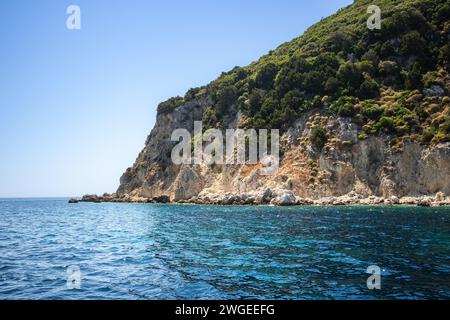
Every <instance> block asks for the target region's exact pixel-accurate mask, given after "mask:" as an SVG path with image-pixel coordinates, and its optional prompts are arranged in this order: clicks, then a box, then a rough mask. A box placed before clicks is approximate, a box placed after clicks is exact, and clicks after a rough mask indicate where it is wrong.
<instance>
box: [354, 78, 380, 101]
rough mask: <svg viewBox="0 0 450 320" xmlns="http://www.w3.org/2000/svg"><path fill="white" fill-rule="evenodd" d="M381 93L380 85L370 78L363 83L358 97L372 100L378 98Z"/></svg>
mask: <svg viewBox="0 0 450 320" xmlns="http://www.w3.org/2000/svg"><path fill="white" fill-rule="evenodd" d="M379 92H380V88H379V86H378V83H377V82H376V81H375V80H373V79H371V78H369V77H368V78H367V79H365V80H364V81H363V83H361V86H360V87H359V91H358V95H359V97H360V98H362V99H370V98H375V97H377V96H378V94H379Z"/></svg>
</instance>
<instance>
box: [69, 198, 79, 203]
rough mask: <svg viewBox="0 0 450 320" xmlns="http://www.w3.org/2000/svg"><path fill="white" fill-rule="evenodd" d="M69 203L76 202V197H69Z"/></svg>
mask: <svg viewBox="0 0 450 320" xmlns="http://www.w3.org/2000/svg"><path fill="white" fill-rule="evenodd" d="M69 203H78V199H76V198H70V199H69Z"/></svg>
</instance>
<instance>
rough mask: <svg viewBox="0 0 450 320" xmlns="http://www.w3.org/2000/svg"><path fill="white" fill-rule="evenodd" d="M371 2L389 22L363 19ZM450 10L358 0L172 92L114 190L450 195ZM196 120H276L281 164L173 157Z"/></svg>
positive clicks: (129, 193) (380, 198) (248, 124)
mask: <svg viewBox="0 0 450 320" xmlns="http://www.w3.org/2000/svg"><path fill="white" fill-rule="evenodd" d="M370 4H378V5H379V6H380V8H381V10H382V12H383V22H382V28H381V30H375V31H373V30H368V29H367V27H366V19H367V12H366V9H367V7H368V5H370ZM448 14H450V6H449V4H448V3H446V1H431V0H428V1H425V0H419V1H403V2H402V1H363V0H361V1H355V3H354V4H353V5H351V6H349V7H347V8H345V9H342V10H341V11H339V12H338V13H336V14H335V15H333V16H331V17H329V18H327V19H324V20H323V21H321V22H320V23H318V24H317V25H315V26H313V27H311V28H310V29H309V30H308V31H307V32H306V33H305V34H304V35H303V36H301V37H299V38H297V39H294V40H293V41H291V42H288V43H286V44H283V45H282V46H280V47H279V48H277V49H276V50H274V51H272V52H271V53H269V54H268V55H267V56H264V57H262V58H261V59H260V60H258V61H257V62H254V63H252V64H251V65H249V66H248V67H244V68H240V67H236V68H235V69H233V70H232V71H230V72H228V73H224V74H222V76H221V77H219V79H217V80H215V81H213V82H212V83H210V84H209V85H207V86H205V87H202V88H196V89H191V90H190V91H189V92H188V93H187V94H186V96H185V97H183V98H181V97H176V98H172V99H169V100H168V101H166V102H164V103H162V104H160V106H159V107H158V114H157V119H156V124H155V127H154V128H153V130H152V131H151V133H150V135H149V136H148V138H147V140H146V143H145V147H144V149H143V150H142V151H141V153H140V154H139V155H138V157H137V159H136V162H135V163H134V165H133V166H132V167H130V168H128V169H127V170H126V172H125V173H124V174H123V175H122V177H121V179H120V186H119V188H118V190H117V193H116V194H114V195H113V196H108V197H109V198H108V199H115V200H123V201H131V200H133V201H145V200H146V199H152V198H154V197H158V196H162V195H167V196H169V197H170V199H171V201H177V202H210V203H268V202H272V203H277V204H293V203H314V201H316V203H317V201H319V200H318V199H322V200H320V201H322V202H321V203H325V204H341V202H344V204H345V203H349V202H351V203H354V202H356V200H355V199H359V200H358V201H359V202H361V203H364V201H367V200H365V199H371V200H370V201H371V202H372V203H380V202H384V203H388V202H389V201H390V202H391V203H400V202H402V201H403V202H405V203H407V202H408V201H410V202H411V201H412V202H414V201H416V202H417V201H418V200H414V201H413V200H408V199H410V198H408V197H422V199H423V198H424V197H425V199H427V198H426V197H430V198H429V199H432V200H433V201H434V200H435V201H438V202H442V203H444V202H445V203H447V202H448V203H450V198H448V197H447V198H446V196H450V120H449V119H450V106H449V101H450V98H449V96H448V95H449V91H450V90H449V88H450V85H449V84H450V77H449V72H448V67H449V61H450V57H449V52H450V49H449V46H448V40H449V30H450V23H449V21H448ZM399 21H400V22H399ZM417 22H421V23H422V25H417ZM430 32H431V33H432V34H431V35H430ZM411 46H413V49H412V50H411V48H410V47H411ZM423 55H427V57H426V58H423ZM194 121H203V124H204V126H205V128H204V129H208V128H210V127H214V128H218V129H221V130H225V129H228V128H268V129H271V128H279V129H280V133H281V135H280V157H281V158H280V166H279V170H278V171H277V172H276V173H275V174H273V175H261V174H260V172H259V168H260V167H261V164H260V163H257V164H248V163H246V164H239V165H238V164H232V165H231V164H230V165H225V164H213V165H208V164H206V163H205V162H203V163H200V164H195V165H194V164H182V165H175V164H173V163H172V161H171V151H172V148H173V147H174V145H175V144H176V142H173V141H171V134H172V132H173V131H174V130H175V129H178V128H184V129H187V130H188V131H190V133H191V134H192V135H193V127H194ZM317 132H322V133H321V134H317ZM193 136H194V135H193ZM431 197H432V198H431ZM349 199H350V200H349ZM352 199H353V200H352ZM402 199H404V200H402ZM411 199H412V198H411ZM416 199H417V198H416ZM346 201H347V202H346ZM430 201H431V200H430ZM446 201H447V202H446ZM419 202H420V201H419ZM425 202H426V201H425Z"/></svg>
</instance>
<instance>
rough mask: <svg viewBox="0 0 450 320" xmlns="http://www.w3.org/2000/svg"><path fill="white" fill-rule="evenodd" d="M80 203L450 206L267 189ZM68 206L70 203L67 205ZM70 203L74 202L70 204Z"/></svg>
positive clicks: (436, 200) (443, 200) (432, 198)
mask: <svg viewBox="0 0 450 320" xmlns="http://www.w3.org/2000/svg"><path fill="white" fill-rule="evenodd" d="M79 201H80V202H95V203H101V202H116V203H187V204H214V205H275V206H302V205H303V206H352V205H366V206H394V205H415V206H423V207H430V206H450V196H446V195H445V194H444V193H442V192H438V193H436V194H435V195H421V196H404V197H396V196H391V197H389V198H384V197H378V196H369V197H364V196H362V195H359V194H357V193H355V192H350V193H348V194H346V195H343V196H336V197H335V196H330V197H323V198H319V199H311V198H301V197H298V196H296V195H295V194H294V193H293V192H292V191H291V190H286V189H274V190H271V189H269V188H267V189H263V190H258V191H253V192H247V193H241V194H235V193H231V192H227V193H224V194H210V193H201V194H199V195H198V196H195V197H192V198H191V199H188V200H180V201H171V199H170V197H169V196H167V195H161V196H158V197H152V198H144V197H139V196H130V195H124V196H120V197H119V196H117V194H115V193H113V194H107V193H105V194H103V195H102V196H98V195H85V196H83V197H82V198H81V200H79ZM69 202H70V201H69ZM72 203H74V202H72Z"/></svg>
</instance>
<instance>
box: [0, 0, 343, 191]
mask: <svg viewBox="0 0 450 320" xmlns="http://www.w3.org/2000/svg"><path fill="white" fill-rule="evenodd" d="M351 2H352V1H350V0H332V1H330V0H317V1H310V0H271V1H268V0H189V1H186V0H164V1H163V0H158V1H156V0H154V1H152V0H147V1H144V0H142V1H139V0H71V1H65V0H29V1H24V0H2V1H0V41H1V47H0V150H1V151H0V197H46V196H80V195H82V194H86V193H103V192H114V191H115V190H116V188H117V186H118V184H119V178H120V176H121V174H122V173H123V172H124V170H125V169H126V168H127V167H129V166H131V165H132V164H133V162H134V160H135V158H136V156H137V155H138V153H139V151H140V150H141V149H142V147H143V146H144V142H145V139H146V137H147V135H148V134H149V133H150V130H151V128H152V127H153V124H154V122H155V116H156V107H157V105H158V103H159V102H160V101H162V100H165V99H167V98H169V97H171V96H175V95H184V93H185V92H186V91H187V90H188V89H189V88H191V87H196V86H200V85H204V84H207V83H208V82H209V81H211V80H213V79H215V78H216V77H217V76H218V75H220V73H221V72H222V71H228V70H230V69H231V68H233V67H234V66H244V65H247V64H249V63H250V62H252V61H254V60H256V59H257V58H259V57H260V56H261V55H263V54H266V53H267V52H268V51H269V50H271V49H275V48H276V47H277V46H278V45H280V44H281V43H283V42H286V41H289V40H291V39H292V38H294V37H296V36H298V35H300V34H302V33H303V32H304V31H305V30H306V28H307V27H309V26H310V25H312V24H313V23H315V22H317V21H319V20H320V19H321V18H322V17H326V16H328V15H330V14H332V13H334V12H336V11H337V10H338V9H339V8H341V7H344V6H346V5H348V4H350V3H351ZM71 4H76V5H78V6H79V7H80V8H81V30H68V29H67V28H66V19H67V17H68V15H67V14H66V8H67V7H68V6H69V5H71Z"/></svg>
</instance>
